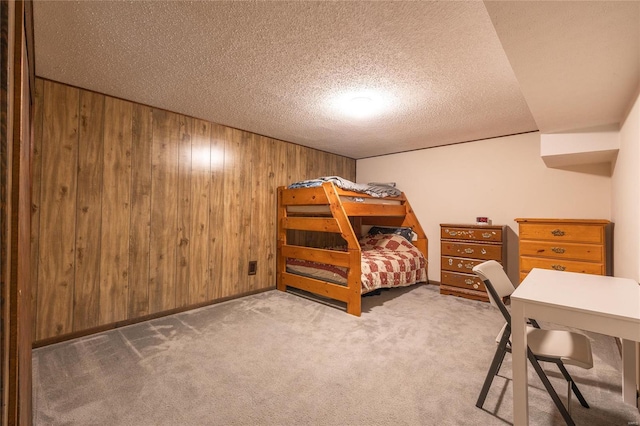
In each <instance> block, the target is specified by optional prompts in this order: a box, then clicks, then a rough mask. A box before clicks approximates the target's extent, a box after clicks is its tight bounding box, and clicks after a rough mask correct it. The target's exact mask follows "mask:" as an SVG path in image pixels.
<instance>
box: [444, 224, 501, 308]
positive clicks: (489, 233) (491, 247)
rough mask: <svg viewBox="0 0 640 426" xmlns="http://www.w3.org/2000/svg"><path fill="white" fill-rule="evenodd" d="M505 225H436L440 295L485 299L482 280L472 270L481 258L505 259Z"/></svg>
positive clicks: (480, 261)
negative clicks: (438, 229) (437, 230)
mask: <svg viewBox="0 0 640 426" xmlns="http://www.w3.org/2000/svg"><path fill="white" fill-rule="evenodd" d="M506 234H507V233H506V226H497V225H460V224H441V225H440V250H441V261H440V269H441V272H440V283H441V284H440V294H449V295H454V296H460V297H465V298H467V299H475V300H482V301H485V302H488V301H489V299H488V298H487V293H486V290H485V287H484V284H483V283H482V280H480V278H478V277H477V276H476V275H475V274H474V273H473V271H472V269H473V267H474V266H476V265H478V264H480V263H482V262H484V261H485V260H497V261H498V262H500V263H501V264H502V265H504V264H505V263H506V260H507V251H506V249H507V244H506V237H507V235H506Z"/></svg>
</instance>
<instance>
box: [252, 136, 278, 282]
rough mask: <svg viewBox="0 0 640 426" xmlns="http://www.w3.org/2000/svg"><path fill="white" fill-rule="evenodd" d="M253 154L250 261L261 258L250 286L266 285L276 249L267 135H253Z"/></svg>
mask: <svg viewBox="0 0 640 426" xmlns="http://www.w3.org/2000/svg"><path fill="white" fill-rule="evenodd" d="M250 142H251V157H252V158H254V159H255V162H254V163H253V165H252V167H251V185H250V188H251V193H252V194H251V219H250V222H249V223H250V226H251V235H250V238H249V258H248V260H249V261H255V262H257V270H256V274H255V275H250V276H247V284H248V285H247V289H248V290H255V289H257V288H264V287H265V282H266V281H267V279H268V277H267V272H268V270H269V268H268V261H269V259H268V255H269V254H270V253H271V250H272V245H273V243H272V241H271V238H269V229H268V227H269V222H270V220H269V219H270V218H269V217H268V213H267V209H268V206H267V204H268V199H267V198H268V196H269V187H270V182H269V181H270V177H269V173H270V171H271V166H272V162H273V159H272V158H271V155H270V150H269V140H268V139H267V138H265V137H263V136H259V135H253V137H252V138H251V139H250Z"/></svg>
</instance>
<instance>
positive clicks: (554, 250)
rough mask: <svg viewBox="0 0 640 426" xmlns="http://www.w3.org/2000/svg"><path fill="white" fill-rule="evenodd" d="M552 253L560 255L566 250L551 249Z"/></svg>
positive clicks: (559, 248)
mask: <svg viewBox="0 0 640 426" xmlns="http://www.w3.org/2000/svg"><path fill="white" fill-rule="evenodd" d="M551 251H552V252H554V253H558V254H562V253H564V249H563V248H562V247H551Z"/></svg>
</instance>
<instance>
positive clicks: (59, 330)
mask: <svg viewBox="0 0 640 426" xmlns="http://www.w3.org/2000/svg"><path fill="white" fill-rule="evenodd" d="M78 107H79V90H78V89H75V88H72V87H68V86H64V85H62V84H57V83H53V82H50V81H45V82H44V105H43V110H44V126H43V138H42V189H41V191H42V196H41V211H40V250H39V259H38V284H39V285H38V303H37V318H38V326H37V330H36V338H37V339H44V338H47V337H53V336H57V335H60V334H65V333H70V332H71V331H72V330H73V286H74V278H75V277H74V271H75V268H74V258H75V225H76V219H75V216H76V215H75V212H76V209H75V206H76V168H77V165H78V164H77V163H78Z"/></svg>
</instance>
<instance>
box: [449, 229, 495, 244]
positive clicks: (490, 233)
mask: <svg viewBox="0 0 640 426" xmlns="http://www.w3.org/2000/svg"><path fill="white" fill-rule="evenodd" d="M440 238H444V239H453V240H468V241H492V242H496V243H501V242H502V229H501V228H490V229H472V228H456V227H441V228H440Z"/></svg>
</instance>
